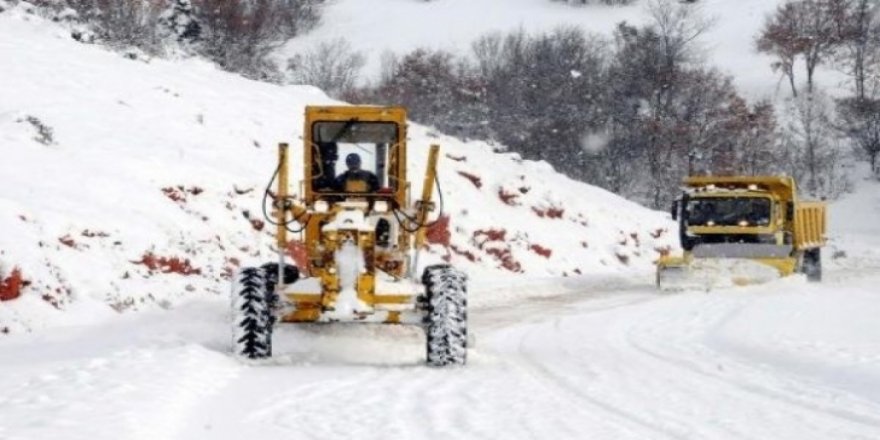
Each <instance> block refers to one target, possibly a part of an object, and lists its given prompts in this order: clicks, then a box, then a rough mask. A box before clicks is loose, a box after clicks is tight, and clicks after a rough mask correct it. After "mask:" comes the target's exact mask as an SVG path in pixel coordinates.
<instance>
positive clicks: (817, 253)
mask: <svg viewBox="0 0 880 440" xmlns="http://www.w3.org/2000/svg"><path fill="white" fill-rule="evenodd" d="M803 265H804V267H803V272H804V274H805V275H806V276H807V281H809V282H811V283H818V282H820V281H822V249H818V248H817V249H808V250H807V251H806V252H804V263H803Z"/></svg>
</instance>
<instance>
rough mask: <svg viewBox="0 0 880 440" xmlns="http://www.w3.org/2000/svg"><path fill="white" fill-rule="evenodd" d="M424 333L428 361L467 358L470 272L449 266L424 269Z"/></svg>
mask: <svg viewBox="0 0 880 440" xmlns="http://www.w3.org/2000/svg"><path fill="white" fill-rule="evenodd" d="M422 283H423V284H424V285H425V298H424V301H425V309H426V314H425V323H424V324H425V336H426V340H427V344H426V345H427V361H428V365H430V366H434V367H447V366H451V365H464V364H465V363H466V362H467V276H466V275H465V274H464V273H462V272H461V271H458V270H456V269H454V268H452V267H450V266H447V265H437V266H431V267H428V268H427V269H425V272H424V274H423V275H422Z"/></svg>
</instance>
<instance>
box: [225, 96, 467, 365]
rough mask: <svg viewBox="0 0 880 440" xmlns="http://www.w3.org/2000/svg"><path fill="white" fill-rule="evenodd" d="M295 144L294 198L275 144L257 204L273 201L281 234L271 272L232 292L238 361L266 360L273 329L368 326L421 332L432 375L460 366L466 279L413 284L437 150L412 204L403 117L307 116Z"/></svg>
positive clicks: (383, 113) (440, 271)
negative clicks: (299, 176) (297, 175)
mask: <svg viewBox="0 0 880 440" xmlns="http://www.w3.org/2000/svg"><path fill="white" fill-rule="evenodd" d="M303 140H304V148H303V164H304V173H303V176H304V179H303V181H302V182H300V185H299V188H300V190H299V192H298V193H297V194H291V193H290V189H289V181H288V180H289V173H288V147H287V145H285V144H282V145H280V146H279V163H278V168H277V170H276V173H275V176H274V177H273V181H274V180H277V189H276V192H275V194H274V197H273V195H272V194H271V192H270V188H267V190H266V194H267V196H266V197H264V207H265V205H266V201H267V200H265V199H266V198H274V202H273V203H272V208H273V210H274V212H273V214H272V215H268V214H267V217H271V218H270V221H272V222H273V224H274V225H275V226H276V227H277V231H276V243H275V245H276V247H277V250H278V261H277V262H272V263H267V264H264V265H263V266H261V267H249V268H243V269H241V270H239V271H238V272H237V274H236V275H235V279H234V280H233V287H232V297H233V304H232V312H233V318H234V319H233V339H234V340H233V344H234V350H235V352H236V354H237V355H239V356H242V357H245V358H251V359H259V358H266V357H269V356H271V355H272V329H273V327H274V325H276V323H310V322H317V323H326V322H365V323H385V324H410V325H417V326H421V327H422V328H423V329H424V331H425V334H426V342H427V347H426V351H427V361H428V364H430V365H433V366H449V365H458V364H464V363H465V361H466V356H467V298H466V294H467V289H466V277H465V275H464V274H463V273H461V272H460V271H458V270H456V269H454V268H452V267H450V266H447V265H434V266H429V267H427V268H426V269H424V271H423V273H421V274H417V273H415V271H416V270H417V268H418V252H419V250H420V249H421V248H422V247H423V245H424V241H425V228H426V227H428V226H429V218H428V217H429V215H430V212H431V211H433V210H435V204H434V203H433V202H432V200H431V198H432V194H433V192H434V187H435V183H436V178H437V169H436V167H437V159H438V153H439V147H438V146H436V145H433V146H431V147H430V149H429V151H428V155H427V156H428V163H427V167H426V174H425V177H424V182H423V185H422V191H421V198H420V199H419V200H417V201H415V202H414V203H412V202H411V194H410V191H411V186H410V182H409V180H407V145H406V113H405V110H404V109H402V108H398V107H341V106H340V107H307V108H306V115H305V128H304V131H303ZM343 159H344V160H343ZM271 186H272V184H271V183H270V187H271ZM440 205H441V210H442V196H441V198H440ZM267 211H268V209H264V212H267ZM291 234H295V235H296V236H297V237H296V238H297V239H298V241H299V243H301V244H302V245H303V246H304V249H305V254H306V255H305V257H306V258H305V261H304V262H301V264H300V266H301V267H296V266H294V265H292V264H290V263H289V262H288V261H289V257H288V256H287V255H286V254H285V250H286V249H288V245H289V235H291Z"/></svg>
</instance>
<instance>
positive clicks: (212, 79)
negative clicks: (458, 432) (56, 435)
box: [0, 10, 674, 332]
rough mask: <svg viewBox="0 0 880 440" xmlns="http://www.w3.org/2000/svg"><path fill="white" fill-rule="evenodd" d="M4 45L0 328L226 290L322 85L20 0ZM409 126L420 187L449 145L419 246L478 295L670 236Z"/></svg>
mask: <svg viewBox="0 0 880 440" xmlns="http://www.w3.org/2000/svg"><path fill="white" fill-rule="evenodd" d="M23 42H26V43H27V44H24V43H23ZM0 59H4V60H9V62H6V63H4V65H3V69H2V70H0V154H2V157H3V161H2V174H0V230H2V231H3V232H2V233H0V276H8V275H9V274H10V273H11V271H12V270H14V269H15V268H18V269H20V272H21V274H22V276H23V278H24V280H25V284H26V285H25V286H24V288H23V289H22V296H21V297H20V298H19V299H16V300H11V301H6V302H2V303H0V331H3V332H17V331H21V330H25V329H33V328H39V327H44V326H48V325H63V324H74V323H76V322H77V320H78V319H81V318H76V317H73V316H70V314H69V313H59V312H58V311H59V310H69V309H71V308H73V307H80V308H85V309H87V310H90V313H92V314H97V315H100V314H101V313H103V312H96V311H97V310H104V311H106V310H109V309H107V307H105V306H104V304H107V305H109V306H110V307H112V309H115V310H117V311H125V310H136V309H141V308H155V307H172V306H174V305H175V304H178V303H179V302H181V301H183V300H186V299H188V298H194V297H213V296H221V295H225V293H226V290H227V284H228V281H227V278H228V275H229V273H230V271H231V270H233V269H234V268H235V267H236V266H238V265H242V264H252V263H256V262H263V261H266V260H268V259H269V258H271V257H270V243H271V231H270V230H269V228H267V227H265V225H263V224H262V215H261V214H260V193H261V192H262V190H263V187H264V185H265V184H266V182H267V180H268V179H269V177H270V174H271V171H272V170H273V167H274V161H275V157H276V151H275V144H276V143H277V142H279V141H288V142H291V144H292V145H294V146H296V145H297V143H298V140H299V138H300V130H301V126H302V114H303V108H304V106H305V105H307V104H330V103H332V101H331V100H329V99H328V98H327V97H326V96H325V95H324V94H323V93H321V92H320V91H319V90H316V89H314V88H312V87H280V86H276V85H271V84H265V83H259V82H254V81H250V80H246V79H243V78H241V77H238V76H235V75H230V74H227V73H224V72H221V71H219V70H217V69H216V68H214V67H213V66H211V65H209V64H207V63H203V62H199V61H194V60H184V61H165V60H158V59H136V60H132V59H128V58H125V57H123V56H120V55H119V54H116V53H112V52H109V51H106V50H104V49H102V48H100V47H97V46H89V45H83V44H80V43H77V42H74V41H73V40H71V38H70V37H69V32H67V31H65V30H64V29H63V28H61V27H58V26H57V25H55V24H53V23H49V22H45V21H43V20H41V19H38V18H36V17H33V16H30V15H27V14H25V13H22V12H21V11H20V10H12V11H7V12H4V13H3V14H0ZM410 136H411V138H410V146H411V155H410V157H411V160H412V164H411V169H412V172H413V174H412V178H413V179H412V180H413V181H414V186H415V188H414V190H415V191H418V185H419V184H420V180H421V179H420V176H421V175H422V173H423V170H424V162H425V157H426V155H425V152H426V150H427V146H428V145H429V144H431V143H439V144H441V145H442V147H443V150H442V151H443V155H444V156H443V158H442V161H441V164H440V169H441V170H440V179H441V186H442V190H443V193H444V199H445V206H444V208H445V211H444V212H445V214H447V215H448V216H449V219H450V222H449V232H450V236H449V240H448V243H447V242H446V240H445V239H443V240H439V242H437V243H436V244H433V245H432V246H431V258H423V262H425V263H428V262H430V261H437V260H440V259H447V260H449V261H451V262H452V263H453V264H456V265H458V266H461V267H463V268H464V269H465V270H466V271H468V272H469V273H470V275H471V278H472V280H473V282H474V285H475V286H485V288H482V289H479V288H478V289H476V290H475V291H474V293H473V295H474V297H475V301H477V302H481V301H482V302H487V301H490V300H491V298H493V295H500V293H497V292H496V289H494V288H492V287H491V286H493V285H497V283H494V282H493V280H497V279H500V278H504V279H507V280H527V279H537V278H546V277H560V276H566V275H569V276H577V275H581V276H586V275H597V274H604V275H621V274H622V275H625V276H631V275H639V276H645V275H646V274H647V273H649V272H650V271H651V269H652V262H653V261H654V260H655V259H656V258H657V256H658V252H659V251H662V250H664V249H666V248H668V247H669V246H670V244H671V243H672V242H673V241H674V240H673V237H672V234H670V231H672V230H673V228H672V227H671V226H670V223H669V221H668V219H667V216H666V215H665V214H663V213H658V212H653V211H649V210H647V209H644V208H642V207H640V206H638V205H635V204H633V203H630V202H628V201H626V200H623V199H621V198H619V197H617V196H615V195H613V194H611V193H608V192H606V191H603V190H601V189H597V188H595V187H591V186H588V185H585V184H583V183H579V182H576V181H573V180H571V179H568V178H566V177H565V176H562V175H560V174H558V173H556V172H554V171H553V169H552V168H551V167H550V166H549V165H547V164H546V163H539V162H530V161H523V160H521V159H520V158H519V157H518V156H517V155H516V154H510V153H507V154H496V153H494V152H493V146H491V145H488V144H486V143H482V142H467V143H466V142H461V141H458V140H455V139H452V138H448V137H445V136H442V135H439V134H436V133H433V132H431V131H430V130H429V129H426V128H424V127H420V126H413V127H411V129H410ZM294 151H296V149H295V150H294ZM293 156H294V158H295V160H296V159H297V155H296V154H294V155H293ZM300 168H301V167H300V166H298V165H297V164H296V162H294V164H293V170H294V171H295V173H296V174H298V173H299V172H300ZM293 178H294V179H299V176H298V175H294V176H293ZM294 181H295V180H294ZM415 193H417V192H415ZM513 282H514V283H516V282H517V281H513ZM508 284H509V283H508ZM523 294H528V293H527V292H524V293H523Z"/></svg>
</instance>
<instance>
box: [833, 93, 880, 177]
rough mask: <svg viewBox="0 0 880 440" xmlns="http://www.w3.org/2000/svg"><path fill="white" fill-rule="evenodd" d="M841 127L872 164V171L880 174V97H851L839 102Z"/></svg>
mask: <svg viewBox="0 0 880 440" xmlns="http://www.w3.org/2000/svg"><path fill="white" fill-rule="evenodd" d="M838 115H839V116H838V117H839V120H840V122H839V128H840V129H841V130H842V131H843V133H844V134H845V135H846V136H847V137H848V138H849V139H851V140H852V141H853V143H854V144H855V145H856V147H857V148H858V149H859V150H860V151H861V153H862V154H864V155H865V156H866V157H867V159H868V162H869V163H870V164H871V171H872V172H873V173H874V174H880V164H878V163H877V156H878V155H880V99H870V98H862V99H860V98H858V97H855V98H849V99H844V100H841V101H839V102H838Z"/></svg>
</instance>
